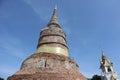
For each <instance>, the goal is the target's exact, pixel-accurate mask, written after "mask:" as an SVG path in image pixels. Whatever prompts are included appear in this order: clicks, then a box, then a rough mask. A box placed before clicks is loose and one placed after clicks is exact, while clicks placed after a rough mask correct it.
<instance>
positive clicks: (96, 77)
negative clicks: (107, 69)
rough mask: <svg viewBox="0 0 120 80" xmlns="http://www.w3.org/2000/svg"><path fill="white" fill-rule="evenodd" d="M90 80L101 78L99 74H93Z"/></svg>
mask: <svg viewBox="0 0 120 80" xmlns="http://www.w3.org/2000/svg"><path fill="white" fill-rule="evenodd" d="M91 80H101V76H98V75H94V76H93V77H92V79H91Z"/></svg>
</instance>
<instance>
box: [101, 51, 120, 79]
mask: <svg viewBox="0 0 120 80" xmlns="http://www.w3.org/2000/svg"><path fill="white" fill-rule="evenodd" d="M100 64H101V65H100V68H101V70H102V77H101V79H102V80H119V79H118V76H117V74H116V73H115V70H114V68H113V63H112V62H111V61H110V60H109V59H107V58H106V56H105V55H104V53H102V59H101V61H100Z"/></svg>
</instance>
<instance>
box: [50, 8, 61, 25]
mask: <svg viewBox="0 0 120 80" xmlns="http://www.w3.org/2000/svg"><path fill="white" fill-rule="evenodd" d="M52 23H53V24H58V25H59V22H58V18H57V6H55V8H54V11H53V15H52V18H51V20H50V22H49V23H48V24H52Z"/></svg>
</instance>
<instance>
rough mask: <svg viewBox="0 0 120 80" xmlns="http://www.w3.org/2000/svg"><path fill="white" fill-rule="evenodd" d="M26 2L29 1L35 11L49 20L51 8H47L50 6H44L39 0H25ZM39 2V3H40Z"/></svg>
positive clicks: (45, 19) (43, 18)
mask: <svg viewBox="0 0 120 80" xmlns="http://www.w3.org/2000/svg"><path fill="white" fill-rule="evenodd" d="M24 2H25V3H27V4H28V5H30V7H31V8H32V9H33V11H34V12H35V13H36V14H37V15H39V17H40V18H41V19H42V20H44V21H47V20H49V16H50V15H48V14H47V13H48V12H49V10H50V9H49V8H47V7H48V6H43V4H42V3H41V2H40V1H39V0H38V1H34V0H24ZM38 3H39V4H38Z"/></svg>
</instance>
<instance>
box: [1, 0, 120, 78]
mask: <svg viewBox="0 0 120 80" xmlns="http://www.w3.org/2000/svg"><path fill="white" fill-rule="evenodd" d="M55 4H57V6H58V18H59V22H60V25H61V27H62V29H63V30H64V31H65V32H66V34H67V44H68V47H69V56H70V57H71V58H72V59H74V60H75V61H76V62H77V63H78V64H79V67H80V72H81V73H82V74H83V75H85V76H86V77H92V76H93V75H94V74H99V75H100V74H101V70H100V69H99V66H100V63H99V61H100V59H101V54H102V53H101V49H100V48H102V49H103V51H104V52H105V54H106V56H107V57H108V58H109V59H110V60H111V61H112V62H113V65H114V68H115V70H116V71H117V73H118V74H120V71H119V68H120V36H119V35H120V5H119V4H120V0H0V57H1V58H0V77H3V78H7V77H8V76H10V75H12V74H14V73H15V72H16V71H18V70H19V69H20V66H21V63H22V62H23V61H24V60H25V59H26V58H27V57H28V56H30V55H31V54H33V53H35V52H36V47H37V42H38V39H39V33H40V31H41V29H42V28H44V27H45V26H46V25H47V23H48V22H49V20H50V18H51V16H52V12H53V9H54V6H55Z"/></svg>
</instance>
